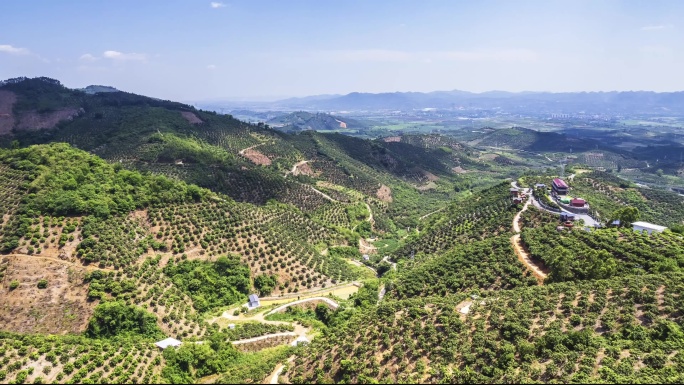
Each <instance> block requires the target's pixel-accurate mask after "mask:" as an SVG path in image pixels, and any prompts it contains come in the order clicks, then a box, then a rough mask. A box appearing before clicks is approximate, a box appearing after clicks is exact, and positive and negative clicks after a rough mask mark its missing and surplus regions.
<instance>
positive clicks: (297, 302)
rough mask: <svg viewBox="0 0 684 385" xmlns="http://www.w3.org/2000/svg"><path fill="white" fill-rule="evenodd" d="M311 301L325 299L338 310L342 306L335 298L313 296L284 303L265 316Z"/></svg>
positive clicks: (324, 300)
mask: <svg viewBox="0 0 684 385" xmlns="http://www.w3.org/2000/svg"><path fill="white" fill-rule="evenodd" d="M311 301H323V302H325V303H327V304H328V305H330V307H332V308H333V310H337V308H338V307H340V304H339V303H337V302H335V301H333V300H332V299H330V298H326V297H313V298H306V299H300V300H298V301H294V302H290V303H288V304H285V305H282V306H278V307H277V308H275V309H273V310H271V311H269V312H268V313H266V314H264V317H266V316H269V315H271V314H275V313H277V312H279V311H281V310H283V309H287V308H288V307H290V306H294V305H299V304H302V303H306V302H311Z"/></svg>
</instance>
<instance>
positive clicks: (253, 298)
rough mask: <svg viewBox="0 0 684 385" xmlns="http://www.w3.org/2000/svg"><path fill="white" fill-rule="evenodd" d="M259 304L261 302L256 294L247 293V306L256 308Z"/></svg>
mask: <svg viewBox="0 0 684 385" xmlns="http://www.w3.org/2000/svg"><path fill="white" fill-rule="evenodd" d="M259 306H261V303H260V302H259V297H257V295H256V294H250V295H249V302H248V303H247V307H249V308H250V310H251V309H256V308H258V307H259Z"/></svg>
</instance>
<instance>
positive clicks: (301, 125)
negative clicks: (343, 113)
mask: <svg viewBox="0 0 684 385" xmlns="http://www.w3.org/2000/svg"><path fill="white" fill-rule="evenodd" d="M267 123H268V124H270V125H271V126H274V127H276V126H277V127H280V128H279V129H281V130H284V131H305V130H315V131H321V130H323V131H325V130H339V129H349V130H359V129H363V128H366V125H364V124H363V123H361V122H359V121H358V120H356V119H350V118H344V117H339V116H333V115H330V114H323V113H316V114H313V113H310V112H305V111H298V112H293V113H290V114H287V115H283V116H279V117H276V118H273V119H271V120H269V121H268V122H267Z"/></svg>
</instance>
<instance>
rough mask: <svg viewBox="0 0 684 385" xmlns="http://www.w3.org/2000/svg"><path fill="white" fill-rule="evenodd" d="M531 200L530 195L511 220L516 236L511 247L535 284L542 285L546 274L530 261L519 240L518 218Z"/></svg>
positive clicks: (512, 239) (512, 238) (513, 237)
mask: <svg viewBox="0 0 684 385" xmlns="http://www.w3.org/2000/svg"><path fill="white" fill-rule="evenodd" d="M532 199H533V198H532V195H530V196H529V198H528V199H527V202H525V205H524V206H523V208H522V210H520V211H519V212H518V213H517V214H515V217H514V218H513V224H512V225H513V231H514V232H515V233H516V234H515V235H514V236H512V237H511V245H512V246H513V250H515V254H516V255H517V256H518V260H519V261H520V262H521V263H522V264H523V265H525V267H526V268H527V269H528V270H530V271H531V272H532V274H533V275H534V276H535V277H536V278H537V282H539V284H540V285H541V284H543V283H544V279H546V277H547V274H546V273H544V271H543V270H542V269H541V268H540V267H539V266H538V265H536V264H535V263H534V262H533V261H532V259H531V258H530V255H529V253H528V252H527V251H526V250H525V248H524V247H523V245H522V241H521V240H520V231H521V230H520V216H521V215H522V213H523V212H524V211H525V210H527V208H528V207H530V203H532Z"/></svg>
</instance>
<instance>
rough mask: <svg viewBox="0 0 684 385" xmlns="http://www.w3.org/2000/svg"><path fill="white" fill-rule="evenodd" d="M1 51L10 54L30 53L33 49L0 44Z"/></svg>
mask: <svg viewBox="0 0 684 385" xmlns="http://www.w3.org/2000/svg"><path fill="white" fill-rule="evenodd" d="M0 52H4V53H8V54H10V55H28V54H30V53H31V51H29V50H27V49H26V48H18V47H13V46H11V45H8V44H0Z"/></svg>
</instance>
